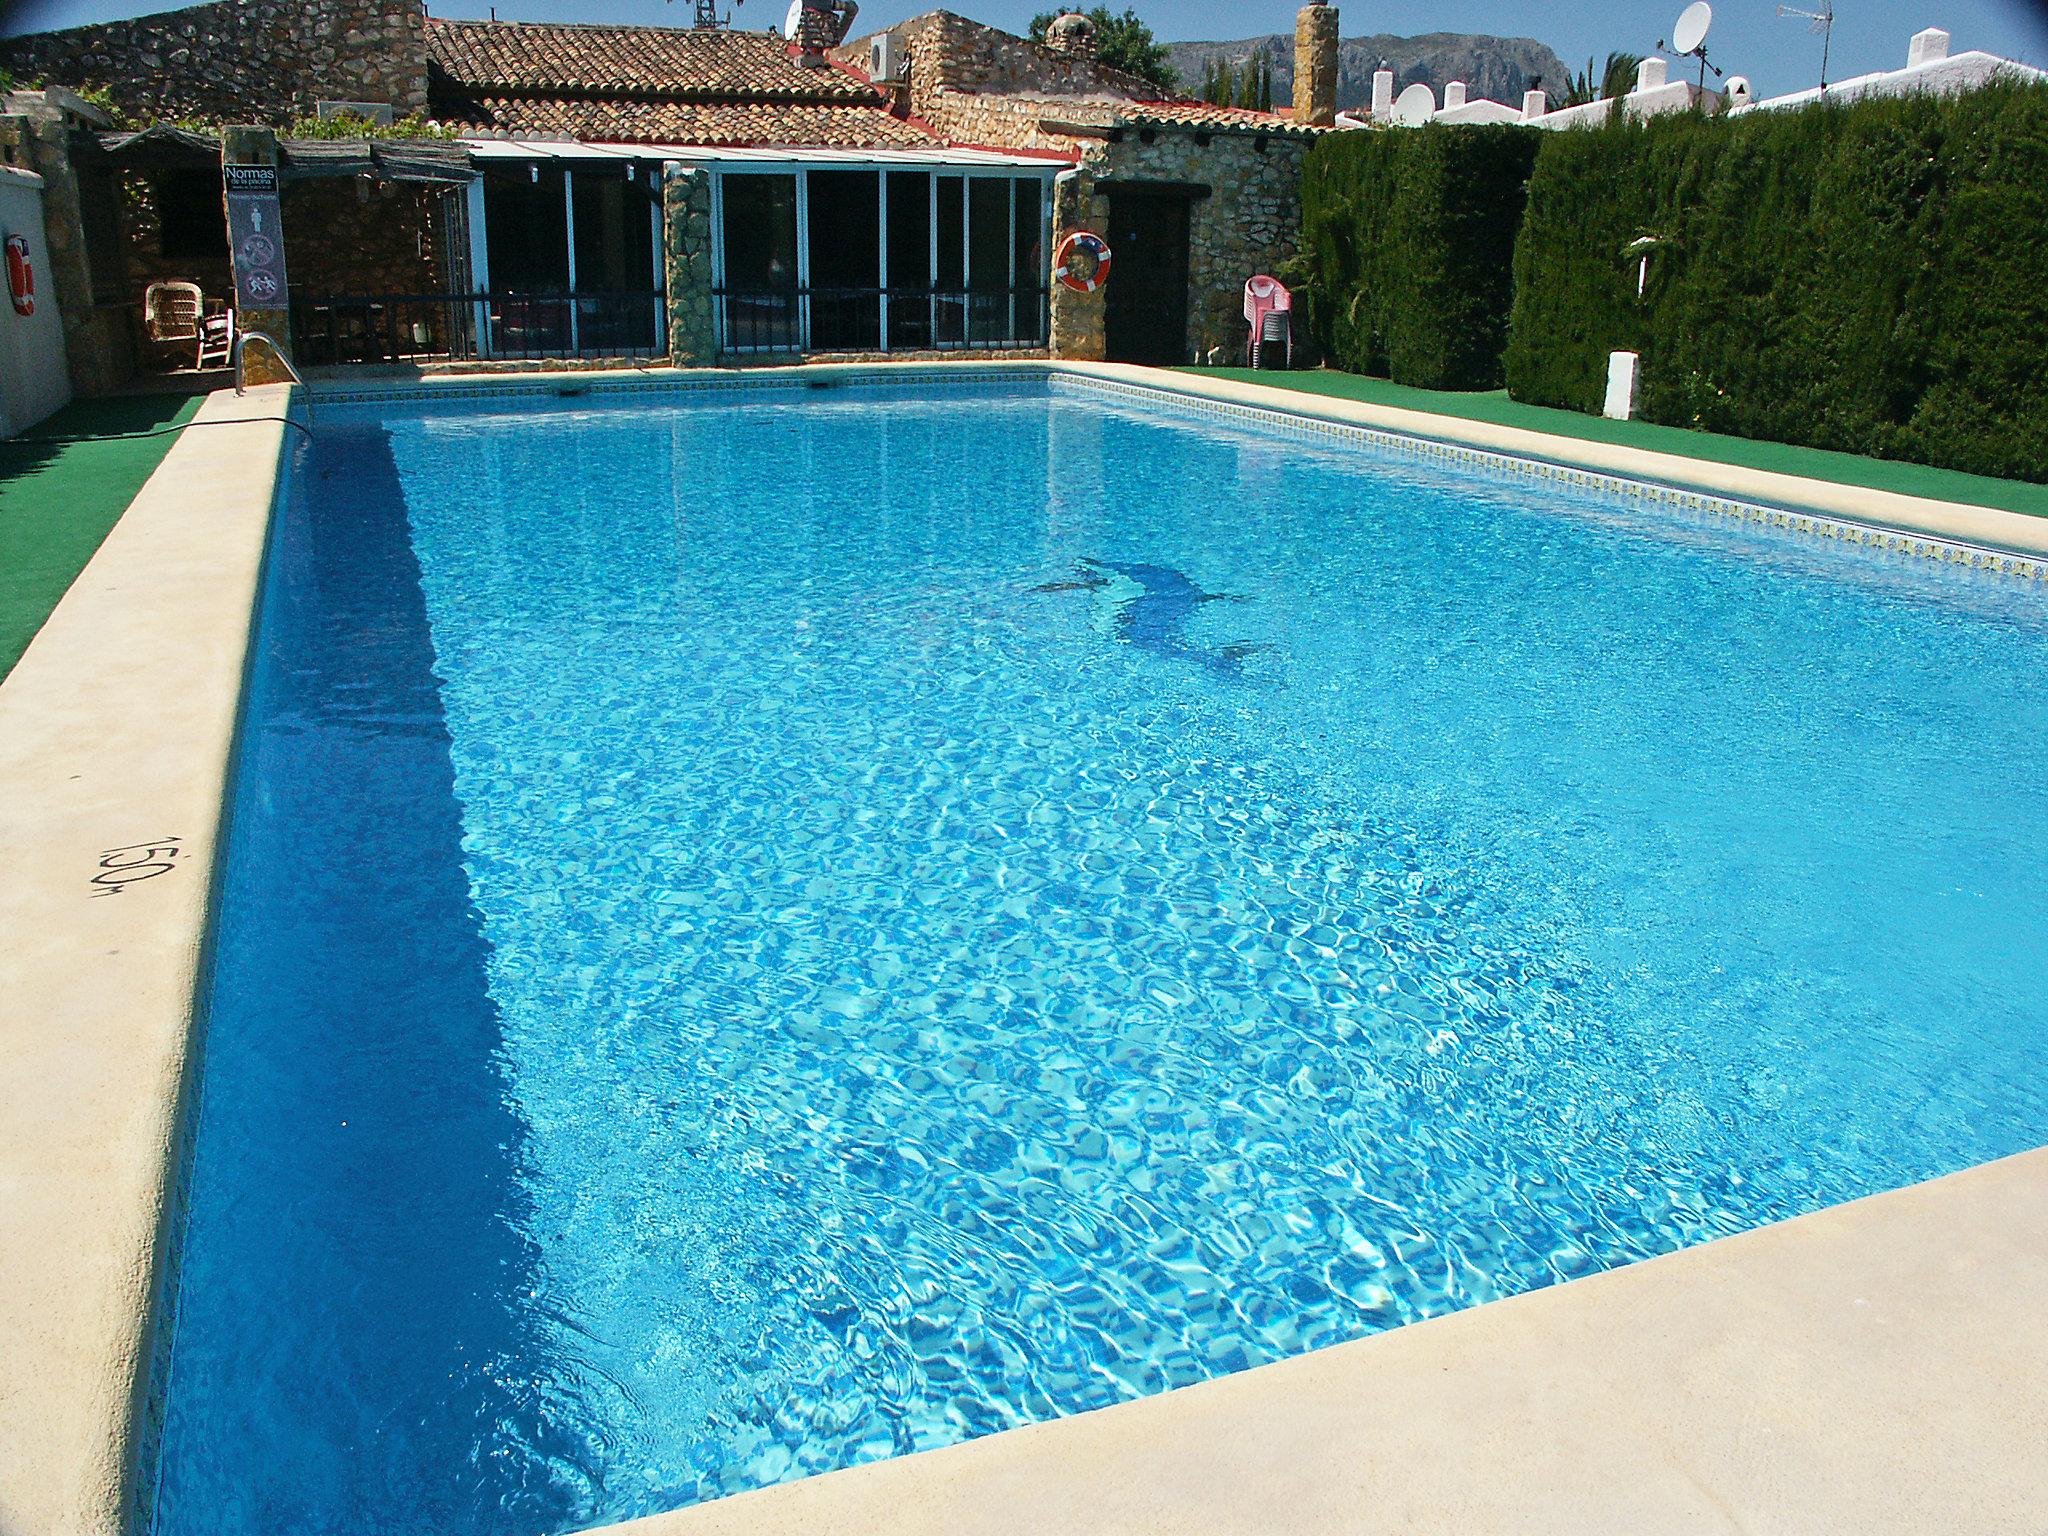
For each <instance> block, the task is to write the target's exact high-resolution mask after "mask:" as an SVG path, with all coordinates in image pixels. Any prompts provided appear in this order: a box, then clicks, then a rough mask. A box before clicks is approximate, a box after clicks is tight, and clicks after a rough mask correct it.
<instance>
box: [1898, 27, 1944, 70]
mask: <svg viewBox="0 0 2048 1536" xmlns="http://www.w3.org/2000/svg"><path fill="white" fill-rule="evenodd" d="M1947 57H1948V34H1947V33H1946V32H1944V31H1942V30H1941V28H1939V27H1929V28H1928V29H1927V30H1926V31H1925V32H1915V33H1914V34H1913V41H1912V42H1910V43H1908V44H1907V45H1906V68H1908V69H1918V68H1919V67H1920V66H1921V65H1922V64H1938V63H1939V62H1941V60H1943V59H1945V58H1947Z"/></svg>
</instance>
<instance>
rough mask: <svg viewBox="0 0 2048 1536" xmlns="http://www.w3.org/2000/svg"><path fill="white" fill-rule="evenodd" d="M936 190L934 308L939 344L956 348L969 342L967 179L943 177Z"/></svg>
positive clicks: (933, 275) (938, 180)
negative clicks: (936, 248) (949, 344)
mask: <svg viewBox="0 0 2048 1536" xmlns="http://www.w3.org/2000/svg"><path fill="white" fill-rule="evenodd" d="M937 186H938V193H937V198H938V201H937V208H936V212H937V222H938V233H939V252H938V257H939V259H938V263H937V270H936V271H934V273H933V274H932V282H933V286H934V287H935V288H936V289H937V293H936V294H935V295H934V297H933V300H932V308H933V311H934V316H935V320H936V324H937V327H938V334H937V338H936V339H937V341H938V342H939V344H940V345H941V346H943V345H945V344H947V343H949V342H950V343H953V344H955V345H957V344H958V343H960V342H962V341H965V340H966V339H967V244H966V238H965V229H966V218H967V178H966V177H964V176H941V177H939V178H938V179H937Z"/></svg>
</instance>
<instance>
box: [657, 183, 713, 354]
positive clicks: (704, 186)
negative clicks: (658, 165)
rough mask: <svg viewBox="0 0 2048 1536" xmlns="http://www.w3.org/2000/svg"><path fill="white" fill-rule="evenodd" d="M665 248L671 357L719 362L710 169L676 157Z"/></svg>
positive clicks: (666, 197) (666, 198)
mask: <svg viewBox="0 0 2048 1536" xmlns="http://www.w3.org/2000/svg"><path fill="white" fill-rule="evenodd" d="M661 226H662V227H661V233H662V241H661V251H662V265H663V267H664V269H665V272H666V276H667V280H668V356H669V361H670V362H671V363H673V364H674V365H675V366H676V367H678V368H709V367H711V366H713V365H714V364H716V363H717V361H718V332H717V327H716V326H715V325H714V323H713V320H712V295H711V173H710V172H709V171H707V170H704V169H702V168H701V167H692V166H685V165H683V164H681V163H680V162H678V161H675V160H671V161H669V162H668V164H666V165H665V166H663V167H662V171H661Z"/></svg>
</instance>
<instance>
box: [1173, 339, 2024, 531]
mask: <svg viewBox="0 0 2048 1536" xmlns="http://www.w3.org/2000/svg"><path fill="white" fill-rule="evenodd" d="M1174 372H1176V373H1187V374H1194V375H1196V376H1197V377H1201V378H1211V379H1228V380H1231V381H1233V382H1236V383H1241V384H1264V385H1267V386H1268V387H1270V388H1273V389H1292V390H1298V391H1300V392H1301V393H1303V394H1310V395H1324V396H1328V397H1330V398H1332V399H1338V400H1356V401H1358V402H1360V403H1361V404H1364V405H1381V406H1387V407H1390V408H1392V409H1395V410H1403V411H1431V412H1434V413H1435V414H1437V415H1439V416H1455V417H1458V418H1459V419H1461V420H1464V421H1483V422H1488V423H1490V424H1492V425H1494V426H1500V427H1515V428H1519V429H1521V430H1522V431H1525V432H1549V433H1553V434H1555V435H1556V436H1558V437H1571V438H1577V439H1579V440H1580V441H1582V442H1593V443H1612V444H1614V445H1615V446H1616V447H1621V448H1640V449H1644V450H1645V451H1648V452H1652V453H1670V454H1677V455H1679V456H1681V457H1683V458H1688V459H1703V460H1706V461H1708V462H1710V463H1716V464H1734V465H1739V466H1741V467H1742V468H1744V469H1761V470H1767V471H1769V472H1771V473H1773V474H1779V475H1802V476H1804V477H1806V478H1807V479H1809V480H1825V481H1827V482H1829V483H1830V484H1833V485H1856V486H1865V487H1868V488H1869V489H1871V490H1878V491H1893V492H1896V493H1898V494H1899V495H1902V496H1925V497H1928V498H1930V499H1931V500H1934V501H1953V502H1960V503H1962V504H1964V505H1966V506H1978V507H1996V508H1998V509H1999V510H2000V511H2004V512H2022V513H2025V514H2026V515H2028V516H2029V517H2048V485H2035V484H2033V483H2031V482H2029V481H2025V480H2000V479H1997V478H1995V477H1993V476H1990V475H1970V474H1965V473H1963V472H1962V471H1961V470H1956V469H1936V468H1934V467H1933V466H1931V465H1927V464H1908V463H1906V462H1904V461H1903V460H1899V459H1870V458H1865V457H1863V456H1862V455H1860V454H1854V453H1837V452H1835V451H1834V450H1833V449H1828V448H1802V447H1799V446H1798V445H1796V444H1793V443H1768V442H1761V441H1758V440H1757V439H1754V438H1747V437H1725V436H1722V435H1721V434H1720V433H1716V432H1695V431H1693V430H1691V429H1690V428H1687V427H1666V426H1659V425H1658V424H1657V423H1655V422H1649V421H1609V420H1608V419H1607V418H1606V417H1604V416H1588V415H1585V414H1583V413H1582V412H1579V411H1566V410H1559V409H1557V408H1556V407H1554V406H1547V405H1526V404H1524V403H1523V402H1522V401H1520V400H1511V399H1509V398H1508V392H1507V391H1506V390H1504V389H1493V390H1474V391H1466V390H1440V389H1417V388H1415V387H1414V386H1413V385H1409V384H1396V383H1393V382H1392V381H1391V380H1388V379H1371V378H1366V377H1365V376H1363V375H1361V374H1355V373H1338V372H1335V371H1333V370H1330V369H1313V370H1304V371H1302V372H1299V373H1289V372H1276V371H1274V370H1272V369H1261V370H1259V371H1257V372H1254V371H1253V370H1251V369H1249V368H1179V369H1175V370H1174Z"/></svg>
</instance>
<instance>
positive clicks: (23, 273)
mask: <svg viewBox="0 0 2048 1536" xmlns="http://www.w3.org/2000/svg"><path fill="white" fill-rule="evenodd" d="M7 296H8V297H9V298H10V299H12V300H13V301H14V312H15V313H16V314H17V315H32V314H34V313H35V312H36V269H35V268H34V267H32V266H30V265H29V264H28V240H27V238H26V237H25V236H22V235H9V236H8V237H7Z"/></svg>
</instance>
